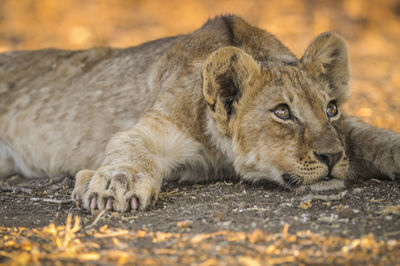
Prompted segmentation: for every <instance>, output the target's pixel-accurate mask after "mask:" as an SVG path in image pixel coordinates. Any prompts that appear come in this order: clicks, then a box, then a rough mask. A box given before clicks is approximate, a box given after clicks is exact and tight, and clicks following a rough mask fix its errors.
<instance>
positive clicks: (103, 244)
mask: <svg viewBox="0 0 400 266" xmlns="http://www.w3.org/2000/svg"><path fill="white" fill-rule="evenodd" d="M169 2H170V5H169V6H163V7H162V8H159V4H158V3H157V1H126V0H113V1H108V0H104V1H97V0H87V1H80V0H66V1H48V0H35V1H33V0H32V1H31V0H21V1H14V0H3V1H1V2H0V51H12V50H18V49H39V48H44V47H49V46H55V47H60V48H71V49H81V48H86V47H90V46H95V45H111V46H117V47H125V46H131V45H135V44H138V43H141V42H143V41H147V40H150V39H155V38H159V37H164V36H168V35H175V34H180V33H185V32H191V31H192V30H194V29H196V28H198V27H199V26H200V25H201V24H202V23H203V22H204V21H205V20H206V19H207V18H208V17H211V16H213V15H215V14H221V13H229V12H232V13H235V14H239V15H241V16H243V17H244V18H245V19H246V20H248V21H249V22H250V23H251V24H253V25H258V26H260V27H261V28H264V29H267V30H268V31H270V32H271V33H273V34H274V35H276V36H277V37H278V38H279V39H280V40H282V42H283V43H285V44H286V45H288V47H289V48H290V49H292V50H293V51H294V53H295V54H296V55H298V56H301V54H302V52H303V51H304V49H305V47H306V46H307V44H308V43H309V42H310V41H311V40H312V38H313V37H314V36H316V35H317V34H318V33H320V32H323V31H326V30H333V31H335V32H338V33H339V34H341V35H342V36H344V38H345V39H346V42H347V44H348V47H349V55H350V64H351V75H352V80H351V97H350V99H349V102H348V104H347V105H346V106H345V109H346V112H347V113H349V114H352V115H356V116H359V117H361V118H362V119H363V120H365V121H366V122H369V123H372V124H373V125H375V126H378V127H382V128H387V129H391V130H394V131H396V132H400V123H399V119H400V72H399V70H400V60H399V58H400V49H399V47H400V3H399V2H398V1H397V0H384V1H382V0H379V1H373V0H371V1H362V0H360V1H358V0H342V1H336V0H334V1H315V0H300V1H292V0H270V1H255V0H254V1H252V0H249V1H239V0H237V1H236V0H235V1H233V0H232V1H217V2H216V1H211V0H203V1H188V0H185V1H183V0H171V1H169ZM70 7H74V8H70ZM211 7H212V8H211ZM73 184H74V180H73V178H70V177H60V178H55V179H52V180H46V179H40V180H39V179H37V180H26V179H24V178H20V177H15V178H12V179H10V180H6V181H2V182H0V265H3V264H5V265H32V264H37V265H42V264H45V265H58V264H89V265H100V264H101V265H104V264H105V265H114V264H125V263H128V264H134V265H153V264H156V265H277V264H278V265H281V264H284V265H299V264H300V265H302V264H303V265H321V264H328V265H330V264H333V265H343V264H346V265H400V180H398V181H389V180H381V179H379V177H378V176H377V177H376V179H372V180H368V181H364V182H361V181H359V182H358V183H352V184H348V188H347V190H346V191H341V192H331V193H324V194H323V195H313V196H312V195H310V194H308V192H295V191H287V190H283V189H281V188H279V187H276V186H274V185H272V184H246V183H240V181H238V180H229V179H227V180H225V181H221V182H217V183H210V184H196V185H193V184H167V185H166V186H165V187H164V189H163V192H162V194H161V196H160V200H159V201H158V203H157V205H156V206H155V207H154V208H153V209H151V210H149V211H146V212H131V213H126V214H119V213H111V212H99V213H95V214H93V215H92V214H90V213H88V212H86V211H83V210H79V209H77V208H75V206H74V204H73V203H72V201H71V200H70V193H71V191H72V189H73Z"/></svg>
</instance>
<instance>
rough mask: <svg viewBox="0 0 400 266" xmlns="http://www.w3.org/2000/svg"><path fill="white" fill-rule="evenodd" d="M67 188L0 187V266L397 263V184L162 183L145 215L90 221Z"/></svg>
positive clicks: (66, 182)
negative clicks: (312, 187)
mask: <svg viewBox="0 0 400 266" xmlns="http://www.w3.org/2000/svg"><path fill="white" fill-rule="evenodd" d="M73 182H74V181H73V179H71V178H69V177H65V178H59V179H56V180H40V181H39V180H35V181H29V180H25V179H20V178H15V179H14V180H12V182H8V184H7V183H3V184H2V186H1V189H2V191H3V192H2V194H1V196H0V204H1V210H0V224H1V225H2V226H1V227H0V263H6V264H8V263H10V264H13V263H22V264H30V263H33V262H36V263H38V264H42V263H48V264H53V263H56V262H59V263H74V264H75V263H92V264H98V263H100V264H103V263H105V262H109V263H125V262H126V263H136V264H140V265H142V264H175V263H183V264H202V263H204V264H203V265H215V264H227V265H232V263H233V264H234V265H235V264H240V265H247V264H249V265H250V264H251V265H258V264H257V263H261V264H263V263H265V262H269V263H271V264H275V262H276V263H277V264H279V263H282V262H287V263H288V264H302V263H317V264H318V263H322V262H328V263H333V264H342V263H351V264H353V265H354V264H357V265H365V264H371V265H373V264H377V263H383V262H386V263H388V264H392V265H394V264H399V263H400V219H399V218H400V198H399V194H400V183H399V182H393V181H382V180H376V179H373V180H369V181H366V182H363V183H357V184H349V187H348V189H347V190H346V191H345V192H341V193H339V194H338V193H328V194H327V193H325V194H324V195H319V196H321V197H322V199H312V200H310V194H308V193H306V192H302V193H296V192H295V191H287V190H283V189H281V188H279V187H276V186H274V185H272V184H244V183H240V182H237V181H229V182H228V181H223V182H218V183H211V184H196V185H193V184H168V185H166V186H165V187H164V190H163V192H162V193H161V197H160V200H159V201H158V203H157V205H156V206H155V207H154V208H153V209H151V210H148V211H145V212H131V213H125V214H120V213H111V212H106V213H104V212H101V213H100V212H99V213H95V214H94V215H92V214H90V213H88V212H87V211H84V210H79V209H77V208H75V206H74V204H73V203H72V202H71V201H70V200H69V199H70V193H71V191H72V188H73ZM328 195H331V196H332V197H333V198H335V197H336V198H335V199H331V200H329V198H327V196H328ZM324 197H326V198H325V199H324ZM71 214H72V216H74V217H75V219H77V217H79V221H80V222H79V225H78V224H76V225H75V226H74V228H72V229H71V225H72V224H74V222H72V224H71V221H68V215H71ZM69 218H71V217H69ZM75 222H76V221H75ZM49 224H50V226H49ZM65 224H67V226H63V225H65ZM54 225H55V226H54ZM75 231H76V232H75ZM272 262H273V263H272ZM252 263H255V264H252Z"/></svg>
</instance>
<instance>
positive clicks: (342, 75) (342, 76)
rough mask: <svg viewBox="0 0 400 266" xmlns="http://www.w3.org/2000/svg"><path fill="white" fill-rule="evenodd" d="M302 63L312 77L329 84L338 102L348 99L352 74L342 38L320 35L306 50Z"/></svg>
mask: <svg viewBox="0 0 400 266" xmlns="http://www.w3.org/2000/svg"><path fill="white" fill-rule="evenodd" d="M301 63H302V64H303V66H304V68H305V69H306V71H307V72H308V73H310V74H311V75H312V76H314V77H315V78H317V79H320V78H322V79H325V80H327V81H328V82H329V84H330V87H331V90H332V91H331V93H332V96H333V97H335V98H337V99H338V101H345V100H346V99H347V97H348V83H349V78H350V73H349V64H348V57H347V48H346V44H345V43H344V41H343V39H342V38H341V37H339V36H338V35H337V34H335V33H333V32H325V33H322V34H320V35H319V36H318V37H317V38H315V39H314V41H312V42H311V44H310V45H309V46H308V48H307V49H306V51H305V53H304V55H303V57H302V58H301Z"/></svg>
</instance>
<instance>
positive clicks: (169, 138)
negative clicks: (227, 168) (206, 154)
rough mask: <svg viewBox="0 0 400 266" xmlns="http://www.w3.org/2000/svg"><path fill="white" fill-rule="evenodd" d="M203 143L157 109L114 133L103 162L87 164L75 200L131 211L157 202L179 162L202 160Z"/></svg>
mask: <svg viewBox="0 0 400 266" xmlns="http://www.w3.org/2000/svg"><path fill="white" fill-rule="evenodd" d="M201 149H202V147H201V145H200V144H199V143H198V142H196V141H194V140H193V139H191V138H190V137H189V136H188V135H187V134H185V133H184V132H182V130H180V129H178V127H177V126H175V125H174V124H173V123H171V122H170V121H168V120H167V119H165V118H163V117H160V115H156V114H151V113H150V114H147V115H146V116H145V117H144V118H143V119H142V120H141V121H139V122H138V124H137V125H135V126H134V127H133V128H132V129H130V130H128V131H125V132H120V133H118V134H116V135H115V136H113V137H112V139H111V140H110V142H109V144H108V146H107V150H106V158H105V160H104V162H103V164H102V166H101V167H100V168H99V169H97V170H96V171H90V170H81V171H80V172H79V173H78V174H77V176H76V183H75V189H74V191H73V194H72V198H73V200H75V201H76V202H77V205H79V204H80V203H81V204H82V206H83V207H84V208H86V209H90V210H94V209H100V210H103V209H112V210H115V211H120V212H124V211H129V210H136V209H141V210H144V209H146V208H147V207H149V206H151V205H153V204H154V203H155V202H156V200H157V197H158V194H159V191H160V187H161V184H162V181H163V178H164V177H165V176H167V175H169V174H170V173H171V171H172V170H173V169H174V168H175V167H178V166H182V165H184V164H191V163H196V162H195V161H196V160H198V159H199V158H200V157H201V156H200V155H199V154H201V151H200V150H201Z"/></svg>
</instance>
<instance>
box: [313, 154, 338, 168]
mask: <svg viewBox="0 0 400 266" xmlns="http://www.w3.org/2000/svg"><path fill="white" fill-rule="evenodd" d="M314 154H315V157H317V158H318V160H320V161H321V162H323V163H324V164H326V165H327V166H328V167H329V170H331V169H332V168H333V167H334V166H335V164H336V163H337V162H338V161H339V160H340V157H342V155H343V152H338V153H316V152H314Z"/></svg>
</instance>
